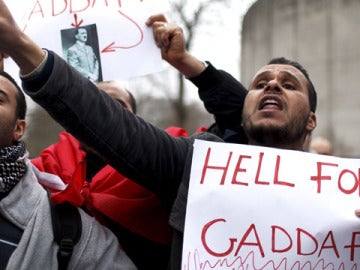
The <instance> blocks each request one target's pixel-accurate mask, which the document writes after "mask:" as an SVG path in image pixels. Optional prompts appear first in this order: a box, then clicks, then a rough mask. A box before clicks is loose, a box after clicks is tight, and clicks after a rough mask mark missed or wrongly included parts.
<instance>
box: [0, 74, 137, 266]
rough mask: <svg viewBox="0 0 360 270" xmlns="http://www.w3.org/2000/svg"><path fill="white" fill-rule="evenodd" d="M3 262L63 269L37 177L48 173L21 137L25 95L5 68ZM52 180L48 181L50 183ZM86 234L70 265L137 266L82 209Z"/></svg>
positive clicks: (1, 96) (0, 182)
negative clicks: (31, 156)
mask: <svg viewBox="0 0 360 270" xmlns="http://www.w3.org/2000/svg"><path fill="white" fill-rule="evenodd" d="M0 85H1V87H0V89H1V90H0V100H1V105H0V115H1V117H0V118H1V136H0V159H1V170H0V174H1V177H0V224H1V226H0V240H1V241H0V250H1V251H0V268H1V269H58V258H57V252H58V250H59V245H58V244H57V243H56V242H55V241H54V232H53V227H52V226H53V224H52V219H51V211H50V201H49V199H48V195H47V192H46V190H45V189H44V188H43V187H42V186H41V185H40V184H39V182H38V181H43V183H44V181H45V182H46V180H47V179H48V178H49V176H48V175H43V174H41V173H39V172H38V171H37V170H36V169H35V168H34V167H33V166H32V165H31V163H30V160H29V159H28V153H27V151H26V148H25V143H24V142H23V141H22V140H21V138H22V136H23V134H24V132H25V127H26V122H25V115H26V100H25V96H24V94H23V92H22V90H21V89H20V87H19V86H18V85H17V83H16V82H15V80H14V79H13V78H12V77H11V76H10V75H9V74H7V73H6V72H4V71H0ZM47 184H49V183H47ZM79 212H80V216H81V224H82V227H81V236H80V240H79V242H78V243H77V244H76V245H75V246H74V249H73V253H72V256H71V258H70V261H69V264H68V266H69V269H98V268H99V266H101V268H102V269H136V268H135V266H134V265H133V263H132V262H131V260H130V259H129V258H128V257H127V255H126V254H125V253H124V252H123V251H122V250H121V249H120V248H119V245H118V242H117V239H116V237H115V236H114V235H113V234H112V233H111V232H110V230H108V229H106V228H105V227H103V226H102V225H100V224H99V223H98V222H96V221H95V220H94V219H93V218H91V217H89V216H88V215H87V214H86V213H85V212H84V211H82V210H80V209H79Z"/></svg>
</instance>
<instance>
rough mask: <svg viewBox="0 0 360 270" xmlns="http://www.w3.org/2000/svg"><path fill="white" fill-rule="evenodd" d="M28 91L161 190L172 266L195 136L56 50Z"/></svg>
mask: <svg viewBox="0 0 360 270" xmlns="http://www.w3.org/2000/svg"><path fill="white" fill-rule="evenodd" d="M23 87H24V90H25V92H26V93H27V94H28V95H29V96H30V97H31V98H32V99H33V100H34V101H35V102H37V103H38V104H40V105H41V106H42V107H43V108H44V109H45V110H46V111H47V112H48V113H49V114H50V115H51V116H52V117H53V118H54V119H55V120H56V121H57V122H59V123H60V124H61V125H62V126H63V127H64V128H65V129H66V130H67V131H68V132H70V133H71V134H72V135H74V136H75V137H76V138H77V139H78V140H80V141H82V142H84V143H85V144H86V145H89V146H91V147H92V148H94V149H95V150H97V151H98V152H99V153H101V154H102V155H103V156H104V157H105V158H106V159H107V160H108V162H109V164H110V165H112V166H113V167H114V168H115V169H117V170H118V171H119V172H121V173H122V174H124V175H125V176H127V177H129V178H130V179H132V180H134V181H136V182H138V183H139V184H141V185H143V186H145V187H146V188H148V189H149V190H151V191H153V192H154V193H156V194H158V196H159V197H160V199H161V200H162V202H163V203H164V204H165V205H166V206H167V207H168V208H169V209H170V210H171V215H170V225H171V226H172V228H173V229H174V237H173V242H172V251H171V259H170V266H171V267H170V268H171V269H181V255H182V254H181V252H182V241H183V231H184V222H185V212H186V203H187V194H188V183H189V177H190V167H191V159H192V152H193V142H194V139H196V138H197V139H202V140H211V141H222V140H221V139H220V138H218V137H217V136H214V135H213V134H210V133H207V132H205V133H201V134H198V135H194V136H192V137H190V138H174V137H172V136H171V135H169V134H167V133H166V132H165V131H163V130H162V129H159V128H157V127H155V126H153V125H151V124H149V123H147V122H145V121H144V120H142V119H141V118H140V117H138V116H136V115H134V114H132V113H131V112H129V111H128V110H126V109H124V108H123V107H122V106H121V104H120V103H119V102H117V101H115V100H114V99H112V98H111V97H110V96H108V95H107V94H106V93H105V92H103V91H99V90H98V89H97V88H96V86H95V85H94V84H93V83H92V82H90V81H89V80H87V79H85V78H83V77H82V76H81V75H80V74H79V73H78V72H77V71H75V69H73V68H72V67H70V66H69V65H67V64H66V62H65V61H64V60H63V59H61V58H60V57H59V56H57V55H56V54H54V53H51V52H50V53H49V58H48V60H47V63H46V65H45V68H44V70H43V71H42V73H41V74H40V75H39V76H38V77H36V78H33V79H31V80H27V81H23Z"/></svg>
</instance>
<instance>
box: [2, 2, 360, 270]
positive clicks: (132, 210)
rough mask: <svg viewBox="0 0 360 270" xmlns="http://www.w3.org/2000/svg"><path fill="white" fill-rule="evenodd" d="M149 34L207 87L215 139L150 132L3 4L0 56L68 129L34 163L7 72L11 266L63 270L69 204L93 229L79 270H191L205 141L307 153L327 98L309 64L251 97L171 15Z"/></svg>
mask: <svg viewBox="0 0 360 270" xmlns="http://www.w3.org/2000/svg"><path fill="white" fill-rule="evenodd" d="M147 25H148V26H149V27H152V29H153V34H154V39H155V42H156V44H157V46H158V47H159V49H160V50H161V54H162V58H163V59H164V60H165V61H167V62H168V63H170V64H171V65H172V66H173V67H174V68H176V69H177V70H178V71H179V72H181V73H182V74H183V75H184V76H186V77H187V78H188V79H189V80H190V81H192V82H193V83H194V84H195V85H196V86H197V87H198V89H199V96H200V99H201V100H202V101H203V102H204V106H205V107H206V109H207V110H208V111H209V113H211V114H213V115H214V119H215V123H214V124H213V125H212V126H211V127H209V128H207V129H206V132H204V130H205V129H204V128H201V129H200V130H199V132H198V133H197V134H195V135H193V136H187V134H186V132H181V131H182V130H181V129H179V128H169V129H168V130H162V129H160V128H158V127H156V126H154V125H152V124H150V123H147V122H146V121H144V120H143V119H141V118H140V117H138V116H137V115H136V101H135V99H134V98H133V96H132V94H131V93H130V92H129V91H128V90H127V89H124V88H122V87H121V86H120V85H118V84H117V83H116V82H114V81H110V82H97V83H96V84H94V83H93V82H92V81H90V80H89V78H87V77H86V76H83V75H82V74H80V73H79V72H78V71H77V70H76V69H74V68H73V67H72V66H70V65H69V64H68V63H67V62H66V61H65V60H64V59H62V58H61V57H60V56H59V55H57V54H56V53H55V52H54V51H52V50H51V48H47V49H43V48H41V47H40V46H39V45H37V44H36V43H35V42H33V41H32V40H31V38H30V37H29V36H27V35H26V34H25V33H24V32H22V31H21V30H20V29H19V27H18V26H17V24H16V23H15V21H14V19H13V17H12V15H11V13H10V12H9V10H8V8H7V7H6V5H5V3H4V2H3V1H1V0H0V52H2V53H5V54H7V55H9V57H11V58H12V59H13V60H14V61H15V63H16V64H17V65H18V67H19V69H20V78H21V81H22V88H23V91H24V92H25V93H26V94H27V95H28V96H30V97H31V98H32V99H33V100H34V101H35V102H36V103H38V104H39V105H41V106H42V107H43V108H45V110H46V111H47V112H48V113H49V114H50V115H51V116H52V117H53V118H54V119H55V120H56V121H57V122H58V123H60V124H61V125H62V126H63V127H64V128H65V130H66V131H67V132H63V133H61V134H60V140H59V142H58V143H56V144H54V145H51V146H49V147H48V148H46V149H44V151H43V152H42V153H41V155H40V156H39V157H38V158H35V159H32V160H29V159H28V157H27V156H28V154H27V151H26V147H25V144H24V143H23V141H22V140H21V138H22V136H23V134H24V132H25V128H26V121H25V114H26V102H25V96H24V94H23V91H22V89H21V88H20V87H19V86H18V85H17V83H16V82H15V80H14V79H13V78H12V77H11V76H10V75H9V74H7V73H6V72H1V73H0V85H1V88H0V89H1V90H0V100H1V103H0V114H1V117H0V118H1V127H0V128H1V135H0V157H1V158H3V159H4V160H3V162H1V167H2V168H3V169H2V170H1V171H0V173H1V177H0V196H1V200H0V217H1V224H2V225H1V227H2V228H8V229H7V231H5V232H1V233H2V234H1V235H0V239H1V240H3V241H1V242H0V247H1V248H0V262H1V266H0V268H2V269H41V268H43V269H57V268H58V265H59V263H58V259H59V258H58V249H59V247H58V244H57V243H56V242H54V231H53V225H52V220H51V204H55V205H56V204H61V203H66V202H67V203H70V204H72V205H74V206H75V207H77V209H78V211H79V213H80V216H81V221H82V223H81V235H80V238H79V242H78V243H77V244H76V245H74V247H73V250H72V254H71V256H70V257H69V258H68V269H176V270H177V269H182V267H181V259H182V258H181V256H182V254H181V252H182V246H183V235H184V224H185V215H186V205H187V195H188V192H189V190H188V187H189V177H190V169H191V160H192V153H193V142H194V140H195V139H201V140H206V141H210V142H224V143H241V144H249V145H257V146H266V147H275V148H280V149H291V150H298V151H304V143H305V140H306V138H307V137H309V135H310V134H311V132H312V131H313V130H314V129H315V127H316V122H317V120H316V114H315V112H316V105H317V100H316V91H315V87H314V85H313V84H312V82H311V79H310V76H309V74H308V73H307V71H306V70H305V69H304V68H303V67H302V66H301V65H300V64H299V63H298V62H295V61H292V60H289V59H286V58H284V57H278V58H274V59H271V60H270V61H269V62H268V63H267V64H265V65H264V66H263V67H261V68H260V69H259V71H258V72H257V73H256V74H255V76H254V78H253V80H252V82H251V85H250V87H249V89H248V90H247V89H246V88H245V87H244V86H243V85H242V84H241V83H240V82H238V81H237V80H236V79H235V78H233V77H232V76H231V75H230V74H228V73H226V72H224V71H222V70H218V69H216V68H215V67H214V66H213V65H212V64H211V63H210V62H206V63H204V62H203V61H201V60H199V59H197V58H196V57H194V56H193V55H191V54H190V53H189V52H188V51H186V49H185V48H186V47H185V39H184V35H183V32H182V30H181V28H180V27H179V26H178V25H176V24H170V23H168V22H167V20H166V18H165V16H164V15H154V16H151V17H150V18H149V19H148V20H147ZM48 193H50V195H49V194H48ZM49 197H50V198H49ZM216 199H217V198H216V197H214V200H216ZM356 208H357V206H354V209H356ZM355 214H356V215H358V216H359V217H360V211H357V210H356V211H355ZM3 224H4V225H3ZM9 232H11V234H10V233H9ZM12 235H14V236H16V237H13V238H12Z"/></svg>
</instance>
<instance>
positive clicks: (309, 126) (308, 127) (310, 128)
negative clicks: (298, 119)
mask: <svg viewBox="0 0 360 270" xmlns="http://www.w3.org/2000/svg"><path fill="white" fill-rule="evenodd" d="M315 128H316V115H315V113H313V112H310V115H309V119H308V123H307V125H306V130H307V131H308V132H311V131H313V130H314V129H315Z"/></svg>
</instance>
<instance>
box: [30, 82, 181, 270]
mask: <svg viewBox="0 0 360 270" xmlns="http://www.w3.org/2000/svg"><path fill="white" fill-rule="evenodd" d="M97 86H98V87H99V89H101V90H103V91H104V92H105V93H107V94H108V95H109V96H111V97H112V98H113V99H115V100H116V101H117V102H119V103H120V104H121V105H122V106H123V107H124V108H126V109H127V110H129V111H131V112H133V113H136V100H135V98H134V96H133V95H132V94H131V92H130V91H128V90H127V89H125V88H124V87H122V86H121V85H120V84H119V83H118V82H116V81H106V82H99V83H97ZM167 131H168V133H170V134H172V135H174V136H175V135H178V136H180V135H185V134H179V133H178V130H177V129H175V128H173V129H169V130H167ZM59 137H60V139H59V142H57V143H55V144H53V145H51V146H49V147H47V148H46V149H44V150H43V151H42V152H41V153H40V156H39V157H38V158H35V159H32V163H33V164H34V165H35V166H36V167H37V168H38V169H39V170H40V171H43V172H48V173H52V174H56V175H58V176H59V177H60V178H61V179H62V180H63V181H64V182H65V183H66V184H67V188H66V189H65V190H62V191H54V192H53V193H52V195H51V199H52V201H54V203H62V202H64V201H66V202H70V203H72V204H73V205H75V206H81V207H83V209H85V211H87V212H88V213H89V214H90V215H92V216H94V217H95V218H96V219H97V220H98V221H100V222H101V223H102V224H104V225H105V226H107V227H108V228H110V229H111V230H112V231H113V232H114V233H115V235H116V236H117V237H118V239H119V242H120V244H121V247H122V248H123V250H124V251H125V252H126V254H127V255H128V256H129V257H130V258H131V260H132V261H133V262H134V264H135V265H136V266H137V268H138V269H158V270H161V269H167V266H168V260H169V254H170V242H171V230H170V226H169V222H168V220H169V211H168V210H167V209H165V208H164V207H163V206H162V205H161V203H160V200H159V198H158V197H157V196H156V195H155V194H154V193H152V192H150V191H148V190H147V189H145V188H143V187H142V186H140V185H138V184H136V183H135V182H133V181H131V180H130V179H128V178H126V177H124V176H123V175H121V174H120V173H118V172H116V171H115V170H114V169H113V168H112V167H111V166H110V165H107V164H106V163H105V161H104V160H102V159H101V157H100V156H99V155H98V154H97V153H96V152H95V151H94V150H92V149H91V148H90V147H87V146H85V145H83V144H81V143H80V142H79V141H78V140H76V139H75V138H74V137H73V136H71V135H70V134H69V133H67V132H62V133H61V134H60V136H59Z"/></svg>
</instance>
